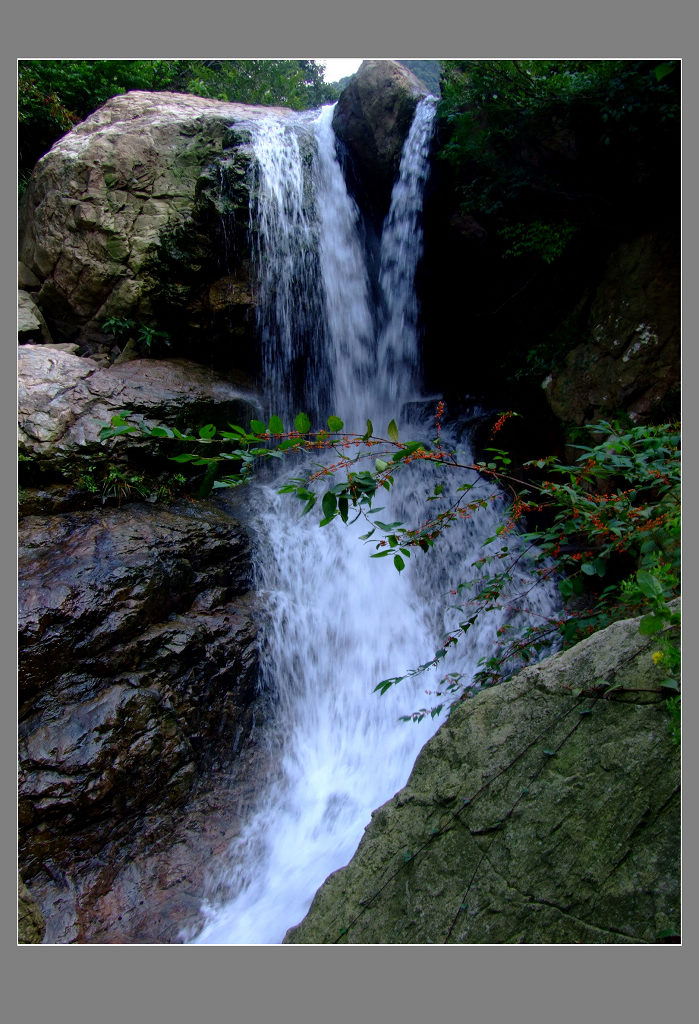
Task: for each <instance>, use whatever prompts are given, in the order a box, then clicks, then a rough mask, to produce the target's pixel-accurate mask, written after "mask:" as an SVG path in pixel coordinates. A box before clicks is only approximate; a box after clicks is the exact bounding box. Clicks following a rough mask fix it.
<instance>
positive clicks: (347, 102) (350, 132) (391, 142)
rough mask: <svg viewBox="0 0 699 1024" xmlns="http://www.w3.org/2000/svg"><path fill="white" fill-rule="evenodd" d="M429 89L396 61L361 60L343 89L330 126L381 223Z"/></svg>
mask: <svg viewBox="0 0 699 1024" xmlns="http://www.w3.org/2000/svg"><path fill="white" fill-rule="evenodd" d="M426 95H428V89H427V88H426V86H425V85H423V83H422V82H421V81H420V80H419V79H418V78H416V77H415V75H414V74H413V73H412V71H409V70H408V69H407V68H405V67H403V66H402V65H401V64H398V63H397V62H396V61H394V60H365V61H363V62H362V65H361V67H360V68H359V70H358V71H357V73H356V74H355V75H353V76H352V78H351V79H350V81H349V83H348V85H347V87H346V88H345V89H344V90H343V92H342V94H341V96H340V98H339V100H338V101H337V106H336V107H335V112H334V114H333V128H334V130H335V134H336V135H337V137H338V139H340V141H341V142H342V143H343V144H344V146H345V147H346V149H347V152H348V154H349V157H350V163H351V171H352V172H353V174H352V177H353V178H354V185H355V190H356V191H357V192H358V193H359V198H360V201H361V205H362V206H363V207H364V208H365V209H367V210H368V211H369V212H370V213H373V214H374V215H375V216H376V218H377V219H378V221H379V223H380V222H381V221H383V218H384V217H385V215H386V213H387V212H388V207H389V204H390V201H391V190H392V188H393V183H394V181H395V179H396V177H397V176H398V168H399V165H400V157H401V152H402V150H403V143H404V142H405V139H406V136H407V134H408V132H409V131H410V125H411V124H412V121H413V117H414V116H415V108H416V106H417V104H418V102H419V100H420V99H421V98H422V97H423V96H426Z"/></svg>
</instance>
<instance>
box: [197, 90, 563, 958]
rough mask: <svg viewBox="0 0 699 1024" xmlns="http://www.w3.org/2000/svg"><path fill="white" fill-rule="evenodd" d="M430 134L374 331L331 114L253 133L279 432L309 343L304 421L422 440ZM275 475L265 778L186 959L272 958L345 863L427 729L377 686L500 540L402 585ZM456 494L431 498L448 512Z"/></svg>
mask: <svg viewBox="0 0 699 1024" xmlns="http://www.w3.org/2000/svg"><path fill="white" fill-rule="evenodd" d="M433 116H434V102H433V101H432V100H429V101H427V102H422V103H421V104H420V105H419V106H418V111H417V113H416V117H415V121H414V123H413V127H412V130H411V132H410V135H409V138H408V140H407V141H406V145H405V148H404V153H403V160H402V162H401V167H400V175H399V180H398V182H397V183H396V186H395V188H394V192H393V196H392V203H391V210H390V212H389V215H388V217H387V219H386V223H385V226H384V232H383V238H382V245H381V271H380V284H381V286H382V288H383V290H384V300H385V309H384V314H383V317H382V318H381V320H380V322H379V323H377V322H376V319H375V317H374V315H373V311H372V309H371V305H370V285H369V278H368V273H367V270H366V259H365V258H364V254H363V250H362V245H361V241H360V234H359V214H358V211H357V208H356V206H355V204H354V202H353V200H352V199H351V198H350V196H349V195H348V193H347V189H346V186H345V183H344V179H343V176H342V172H341V169H340V165H339V163H338V160H337V157H336V153H335V141H334V135H333V132H332V127H331V117H332V108H324V109H323V110H322V111H321V113H320V115H319V116H318V117H317V118H316V120H315V121H314V122H313V123H312V124H311V123H310V122H309V119H308V117H307V116H305V115H302V116H300V117H299V119H298V121H294V122H293V123H291V124H290V123H289V122H285V123H284V124H282V123H280V122H278V121H276V120H275V119H274V118H273V117H270V119H269V120H268V121H263V122H260V124H259V127H256V128H255V129H254V131H253V137H254V147H255V154H256V157H257V165H258V170H257V173H258V181H257V188H258V195H259V197H260V198H259V202H258V208H257V211H256V217H257V223H256V226H255V231H256V233H257V235H258V238H259V241H258V246H259V248H258V261H259V262H258V266H259V267H260V274H259V277H260V296H259V302H260V306H261V319H260V329H261V333H262V336H263V339H264V340H265V343H266V344H267V349H266V358H267V380H268V382H269V383H268V394H269V396H270V398H269V401H270V410H269V411H270V412H274V413H278V414H279V413H281V414H284V415H286V416H289V414H293V412H295V411H300V410H301V408H302V407H303V406H302V405H301V404H299V405H298V407H297V408H294V405H293V403H294V393H293V384H292V378H293V377H295V378H296V379H297V380H298V378H299V375H298V374H294V362H295V360H296V359H297V357H298V356H299V353H300V346H301V344H302V343H303V344H305V345H308V344H309V337H310V339H311V340H310V344H311V347H313V346H316V348H315V352H314V355H313V359H312V360H307V365H306V367H305V371H306V372H305V375H304V376H305V380H304V381H303V382H302V383H303V384H305V386H307V387H311V388H312V389H313V396H311V395H309V396H307V401H305V402H304V403H303V405H305V408H306V409H307V410H309V411H310V408H311V407H312V406H317V405H318V404H319V402H318V395H319V394H320V395H321V396H322V401H323V402H325V401H327V407H326V408H325V409H322V407H321V409H320V412H322V415H323V417H324V418H326V417H327V415H328V414H337V415H340V416H342V418H343V419H344V420H345V422H346V423H347V424H348V426H349V425H350V424H351V425H352V426H353V427H358V428H361V429H362V430H363V429H364V424H365V423H366V419H367V418H372V419H373V420H374V422H375V424H376V426H377V427H378V426H379V424H381V426H382V429H385V424H386V423H387V422H388V420H390V419H391V418H393V417H395V418H396V419H397V420H398V422H399V423H401V417H402V422H404V423H407V421H408V410H407V407H405V408H404V403H406V402H410V403H411V406H410V408H411V409H412V410H413V412H412V415H411V421H412V424H411V425H412V427H413V428H414V429H416V430H418V429H421V428H424V423H421V413H420V408H421V407H420V404H419V402H416V399H417V398H418V397H419V393H418V381H417V306H416V303H415V298H414V294H413V278H414V273H415V268H416V266H417V261H418V259H419V256H420V252H421V246H422V234H421V228H420V223H419V215H420V208H421V202H422V190H423V187H424V182H425V179H426V176H427V153H428V148H429V141H430V135H431V125H432V120H433ZM309 128H310V129H312V132H313V135H314V137H315V147H314V155H313V158H312V162H311V163H312V166H311V180H312V185H313V189H312V196H310V197H309V195H308V194H307V193H308V188H307V187H306V186H304V176H303V174H302V163H303V161H302V155H301V149H300V147H299V138H302V142H303V145H304V146H305V147H306V148H307V147H308V141H309V140H308V137H307V133H308V131H309ZM319 310H320V311H322V316H318V311H319ZM309 311H311V314H312V315H311V316H309ZM309 365H310V366H311V371H310V376H309V369H308V366H309ZM313 374H315V377H314V376H313ZM311 398H312V400H311ZM315 411H317V410H315ZM433 413H434V409H433V408H432V409H431V410H430V413H429V415H433ZM323 421H324V420H323ZM418 436H424V429H423V433H422V435H418ZM464 447H465V446H464V445H463V444H462V445H461V449H462V450H463V449H464ZM466 447H467V446H466ZM464 454H465V458H467V459H469V460H470V456H469V453H468V451H466V452H465V453H464ZM434 472H435V469H434V467H432V466H430V464H429V463H424V464H420V467H417V466H416V467H415V468H414V469H413V470H412V471H411V472H410V473H409V474H408V473H406V474H405V482H401V480H400V478H399V477H398V478H397V480H396V487H395V489H394V491H393V492H391V494H390V495H386V501H385V504H387V505H389V508H388V509H387V510H386V511H385V513H384V514H383V515H382V518H384V517H388V516H390V517H391V518H395V519H409V518H411V517H412V515H414V506H415V499H416V497H421V496H424V497H426V496H427V495H428V494H429V493H431V491H432V489H433V486H434V479H433V476H434ZM286 474H287V475H290V473H289V469H288V468H287V470H286ZM283 476H284V473H282V476H281V477H280V478H279V479H278V480H277V481H276V482H275V483H274V484H270V485H269V486H261V485H256V486H257V487H258V488H259V490H258V492H257V505H258V506H259V507H260V508H261V509H263V511H262V513H261V516H260V519H259V523H258V531H257V532H258V543H257V547H258V553H257V556H256V565H257V568H256V572H257V587H258V590H259V592H260V593H261V595H262V596H263V598H264V600H265V604H266V608H267V612H268V615H267V625H266V629H265V637H264V646H263V652H262V654H263V657H262V677H263V678H262V684H263V686H265V687H266V688H267V689H268V691H269V692H270V693H271V694H272V695H273V699H274V703H275V707H276V712H275V720H274V725H273V727H271V728H270V730H269V734H268V741H269V743H270V745H271V747H272V748H273V750H274V762H275V764H276V765H277V766H278V771H277V774H276V775H275V778H274V779H271V780H270V781H269V786H268V788H267V791H266V792H265V793H264V794H263V796H262V798H261V800H260V802H259V806H258V808H257V810H256V812H255V813H254V814H253V815H252V817H251V818H250V820H249V821H248V822H247V824H246V825H245V826H244V828H243V830H242V833H241V835H240V837H239V839H237V840H236V841H235V842H234V844H233V846H232V847H231V849H230V852H229V857H228V862H227V865H226V867H225V868H223V869H222V870H219V871H218V872H217V873H216V874H215V875H212V878H211V884H210V899H209V901H208V903H207V904H206V906H205V907H204V908H203V913H204V917H205V922H206V923H205V924H204V927H203V928H202V930H201V932H200V933H199V934H198V935H197V936H196V937H194V938H193V939H192V937H191V936H190V937H189V938H190V940H191V941H195V942H197V943H243V944H254V943H278V942H281V940H282V938H283V937H284V934H285V932H286V930H287V929H288V928H289V927H291V926H292V925H294V924H296V923H298V921H300V920H301V918H302V917H303V916H304V914H305V913H306V911H307V909H308V907H309V905H310V902H311V899H312V897H313V895H314V893H315V891H316V890H317V888H318V887H319V886H320V885H321V884H322V882H323V881H324V880H325V878H326V877H327V875H328V874H329V873H330V872H331V871H333V870H335V869H336V868H338V867H341V866H342V865H344V864H346V863H347V861H348V860H349V859H350V858H351V856H352V854H353V853H354V851H355V849H356V847H357V844H358V842H359V839H360V838H361V836H362V832H363V830H364V828H365V826H366V825H367V823H368V821H369V817H370V813H371V811H372V810H373V809H374V808H376V807H378V806H379V805H381V804H382V803H384V802H385V801H386V800H387V799H389V798H390V797H391V796H392V795H393V794H394V793H395V792H396V790H398V789H399V788H400V787H401V786H403V785H404V784H405V782H406V780H407V777H408V775H409V773H410V770H411V768H412V765H413V763H414V761H415V758H416V756H417V754H418V752H419V750H420V748H421V747H422V746H423V744H424V743H425V741H426V740H427V739H428V738H429V737H430V735H432V733H433V732H434V731H435V729H436V728H437V726H438V725H439V719H431V718H429V716H428V717H426V718H424V719H423V721H422V722H420V723H419V724H407V723H404V722H401V721H399V716H400V715H402V714H406V713H410V712H411V711H413V710H415V709H416V708H419V707H421V706H422V705H423V704H424V703H425V697H424V693H423V691H424V689H425V687H426V686H429V684H430V680H429V679H428V677H426V676H416V677H414V678H411V679H409V680H406V681H404V682H403V683H401V684H400V685H399V686H397V687H393V688H392V689H390V690H389V691H388V692H387V693H386V694H385V695H383V696H378V695H377V694H376V693H374V692H373V690H374V687H375V685H376V684H377V682H379V681H380V680H382V679H385V678H387V677H389V676H393V675H398V674H400V673H402V672H404V671H406V670H408V669H410V668H412V667H415V666H417V665H418V664H420V663H422V662H424V661H426V660H427V659H429V658H430V657H431V655H432V653H433V651H434V649H435V646H437V645H438V644H439V642H440V641H441V638H442V635H443V633H444V631H445V629H447V628H449V627H450V625H451V621H450V616H451V615H453V613H451V612H450V611H449V610H448V609H447V607H446V606H447V603H448V600H449V599H448V597H447V596H445V595H447V594H448V590H449V587H450V586H452V585H453V584H454V582H455V581H456V580H463V579H466V578H468V577H469V576H470V575H471V573H472V571H473V570H472V569H471V568H470V563H471V562H472V561H473V560H474V558H475V554H474V552H475V551H477V549H478V546H479V544H480V543H481V542H482V540H483V539H484V538H485V537H487V536H490V535H491V534H493V533H494V531H495V525H496V522H497V517H498V511H501V509H497V508H496V504H497V503H494V504H493V505H491V506H490V507H489V508H488V509H486V510H484V511H483V512H481V513H479V514H478V515H477V516H474V518H473V519H472V520H469V521H467V522H466V523H464V524H463V527H464V528H463V529H459V530H457V529H455V530H453V531H447V532H446V533H445V534H444V536H443V537H442V538H441V539H440V541H439V542H438V544H437V545H436V546H435V548H434V549H433V550H431V551H430V552H429V554H428V555H423V554H422V553H421V552H417V557H413V558H411V559H410V560H409V562H408V565H407V567H406V570H405V571H404V572H402V573H401V574H400V576H399V575H398V574H397V573H396V572H395V571H394V569H393V567H392V565H391V560H390V559H381V560H374V559H371V558H369V554H370V553H371V550H373V548H372V549H367V547H365V546H364V545H363V544H362V542H361V540H360V539H359V534H361V533H363V532H364V531H365V530H366V529H367V526H366V523H365V522H363V521H359V522H357V523H355V524H350V525H349V526H345V525H343V524H342V523H341V522H339V521H337V520H336V521H334V522H333V523H332V524H330V525H329V526H327V527H324V528H319V527H318V524H317V519H316V520H314V519H313V517H312V516H308V517H300V516H299V507H298V503H297V502H296V500H295V499H293V498H291V497H289V496H288V495H281V496H280V495H279V494H278V493H277V489H278V487H279V486H280V483H281V482H282V480H283ZM440 479H441V478H440ZM461 482H462V480H461V479H458V480H457V479H456V478H455V479H454V481H453V482H448V481H447V482H445V495H446V497H447V500H453V498H454V495H455V493H456V491H455V488H456V487H457V486H458V484H459V483H461ZM478 486H479V487H480V493H482V494H485V493H488V491H489V489H488V488H487V487H486V486H485V485H483V484H479V485H478ZM490 491H491V492H492V488H491V489H490ZM447 492H449V493H448V494H447ZM472 493H475V492H472ZM382 504H384V502H383V501H382ZM501 504H502V503H501ZM552 601H553V597H552V595H551V594H550V593H549V592H548V591H546V590H545V589H544V588H541V587H539V589H538V590H537V591H536V592H535V593H534V594H531V595H530V596H529V605H530V609H531V608H533V609H534V611H537V610H538V611H539V612H542V613H543V612H546V611H547V610H551V608H552ZM513 614H515V615H517V614H519V613H516V612H515V613H513ZM492 619H493V621H492V622H490V623H484V624H483V625H482V626H479V627H478V628H477V629H475V628H474V630H473V631H472V633H469V635H468V636H469V639H468V645H466V643H461V644H459V645H458V647H456V648H454V649H453V650H451V651H450V652H449V655H448V659H449V660H448V661H445V663H444V668H443V670H442V669H441V668H440V674H442V673H443V671H458V672H461V673H464V674H465V675H468V676H470V675H472V674H473V672H474V671H475V670H476V666H477V663H478V659H479V658H480V657H481V656H482V655H484V654H488V653H489V651H490V650H491V649H492V644H493V642H494V640H495V630H496V628H497V626H498V620H497V616H496V615H495V614H493V615H492ZM433 679H434V677H433Z"/></svg>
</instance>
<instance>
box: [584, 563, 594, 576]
mask: <svg viewBox="0 0 699 1024" xmlns="http://www.w3.org/2000/svg"><path fill="white" fill-rule="evenodd" d="M580 568H581V569H582V571H583V572H584V573H585V575H586V576H596V575H597V570H596V569H595V567H594V565H593V564H592V562H583V564H582V565H581V566H580Z"/></svg>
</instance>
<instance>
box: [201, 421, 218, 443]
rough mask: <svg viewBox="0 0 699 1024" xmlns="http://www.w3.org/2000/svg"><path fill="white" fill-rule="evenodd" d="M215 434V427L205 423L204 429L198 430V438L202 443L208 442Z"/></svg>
mask: <svg viewBox="0 0 699 1024" xmlns="http://www.w3.org/2000/svg"><path fill="white" fill-rule="evenodd" d="M215 433H216V427H215V426H214V425H213V423H207V424H206V426H205V427H200V428H199V437H201V438H202V439H203V440H204V441H210V440H211V438H212V437H213V436H214V435H215Z"/></svg>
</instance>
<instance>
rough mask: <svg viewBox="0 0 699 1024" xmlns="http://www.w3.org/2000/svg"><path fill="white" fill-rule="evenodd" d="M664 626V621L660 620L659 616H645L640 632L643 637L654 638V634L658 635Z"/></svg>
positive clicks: (639, 628)
mask: <svg viewBox="0 0 699 1024" xmlns="http://www.w3.org/2000/svg"><path fill="white" fill-rule="evenodd" d="M664 625H665V622H664V620H663V619H660V618H658V616H657V615H645V616H644V617H643V618H642V619H641V622H640V625H639V627H638V632H639V633H640V634H641V635H642V636H652V635H653V633H658V632H659V631H660V630H661V629H662V628H663V626H664Z"/></svg>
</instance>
